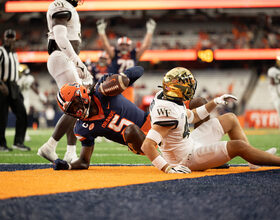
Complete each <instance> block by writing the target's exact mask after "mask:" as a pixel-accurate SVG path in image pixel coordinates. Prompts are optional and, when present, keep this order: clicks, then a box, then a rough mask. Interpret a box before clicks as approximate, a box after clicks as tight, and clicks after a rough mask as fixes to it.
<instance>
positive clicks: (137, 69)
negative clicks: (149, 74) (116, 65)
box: [123, 66, 144, 86]
mask: <svg viewBox="0 0 280 220" xmlns="http://www.w3.org/2000/svg"><path fill="white" fill-rule="evenodd" d="M123 73H124V74H125V75H126V76H127V77H128V78H129V80H130V81H129V85H128V86H131V85H132V84H133V83H134V82H135V81H136V80H137V79H139V78H140V77H141V76H142V75H143V74H144V68H143V67H142V66H134V67H131V68H128V69H127V70H125V71H124V72H123Z"/></svg>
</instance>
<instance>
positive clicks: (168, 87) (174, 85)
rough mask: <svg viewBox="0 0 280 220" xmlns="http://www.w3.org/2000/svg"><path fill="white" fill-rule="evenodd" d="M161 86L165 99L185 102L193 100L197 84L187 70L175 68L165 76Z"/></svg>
mask: <svg viewBox="0 0 280 220" xmlns="http://www.w3.org/2000/svg"><path fill="white" fill-rule="evenodd" d="M162 85H163V95H164V97H165V98H166V99H169V100H174V101H186V100H191V99H192V98H193V96H194V93H195V90H196V85H197V83H196V79H195V78H194V76H193V74H192V73H191V72H190V71H189V70H188V69H186V68H183V67H176V68H173V69H171V70H169V71H168V72H167V73H166V74H165V76H164V78H163V82H162Z"/></svg>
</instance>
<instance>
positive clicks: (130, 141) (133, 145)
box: [124, 124, 146, 155]
mask: <svg viewBox="0 0 280 220" xmlns="http://www.w3.org/2000/svg"><path fill="white" fill-rule="evenodd" d="M145 137H146V135H145V134H144V133H143V131H142V130H141V129H140V128H139V127H138V126H137V125H135V124H132V125H129V126H127V127H126V129H125V131H124V138H125V141H126V143H127V145H128V148H129V149H130V150H131V151H132V152H133V153H135V154H140V155H144V153H143V151H142V150H141V146H142V143H143V141H144V139H145Z"/></svg>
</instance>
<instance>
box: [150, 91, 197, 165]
mask: <svg viewBox="0 0 280 220" xmlns="http://www.w3.org/2000/svg"><path fill="white" fill-rule="evenodd" d="M150 116H151V123H152V125H153V124H159V125H160V124H162V123H166V122H174V123H175V124H177V125H176V127H175V128H174V129H171V130H170V131H169V133H168V134H167V136H166V137H165V138H164V139H163V140H162V143H161V145H160V146H159V149H160V151H161V152H162V154H163V156H164V157H165V159H167V160H168V162H169V163H172V164H176V163H178V162H180V161H181V160H182V159H183V158H184V157H185V156H186V155H187V154H188V153H189V150H191V148H192V146H193V145H194V141H193V140H192V139H191V138H189V125H188V121H187V109H186V106H185V105H184V103H182V104H177V103H175V102H172V101H168V100H165V99H162V91H160V92H158V93H157V94H156V96H155V98H154V99H153V101H152V103H151V105H150ZM165 155H166V156H165ZM167 155H168V156H167Z"/></svg>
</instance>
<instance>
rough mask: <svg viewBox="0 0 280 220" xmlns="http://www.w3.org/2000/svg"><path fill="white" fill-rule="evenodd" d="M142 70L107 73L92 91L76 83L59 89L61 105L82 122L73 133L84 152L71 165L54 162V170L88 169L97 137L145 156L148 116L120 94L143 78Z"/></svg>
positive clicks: (59, 102)
mask: <svg viewBox="0 0 280 220" xmlns="http://www.w3.org/2000/svg"><path fill="white" fill-rule="evenodd" d="M143 71H144V69H143V68H142V67H140V66H136V67H132V68H129V69H127V70H125V71H124V73H122V74H114V75H112V74H107V75H105V76H103V77H102V78H101V79H100V80H99V81H98V83H97V84H96V86H95V88H93V89H91V91H88V90H87V89H86V88H85V87H84V86H82V85H79V84H77V83H73V84H65V85H64V86H63V87H62V88H61V89H60V91H59V93H58V95H57V101H58V105H59V106H60V108H61V109H62V110H63V111H64V113H66V114H68V115H70V116H72V117H75V118H78V119H79V120H78V121H77V123H76V126H75V128H74V133H75V135H76V137H77V138H78V139H79V140H80V141H81V143H82V149H81V154H80V157H79V159H78V160H76V161H74V162H71V164H70V163H67V162H66V161H64V160H61V159H57V160H55V161H54V169H55V170H66V169H87V168H88V167H89V164H90V158H91V155H92V153H93V150H94V140H95V138H96V137H98V136H103V137H106V138H107V139H109V140H112V141H115V142H117V143H120V144H123V145H127V146H128V147H129V149H130V150H131V151H133V152H134V153H136V154H143V152H142V151H141V149H140V148H141V145H142V143H143V140H144V139H145V134H144V133H143V131H145V126H148V128H147V130H149V128H150V122H149V120H147V119H149V117H147V116H148V113H146V112H144V111H143V110H141V109H139V108H138V107H137V106H136V105H135V104H133V103H132V102H130V101H129V100H127V99H126V98H125V97H123V95H121V92H122V91H123V90H124V89H125V88H126V87H128V86H130V85H132V84H133V83H134V82H135V81H136V80H137V79H138V78H139V77H141V76H142V74H143ZM140 128H141V129H142V130H143V131H142V130H141V129H140ZM147 130H146V131H147Z"/></svg>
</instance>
